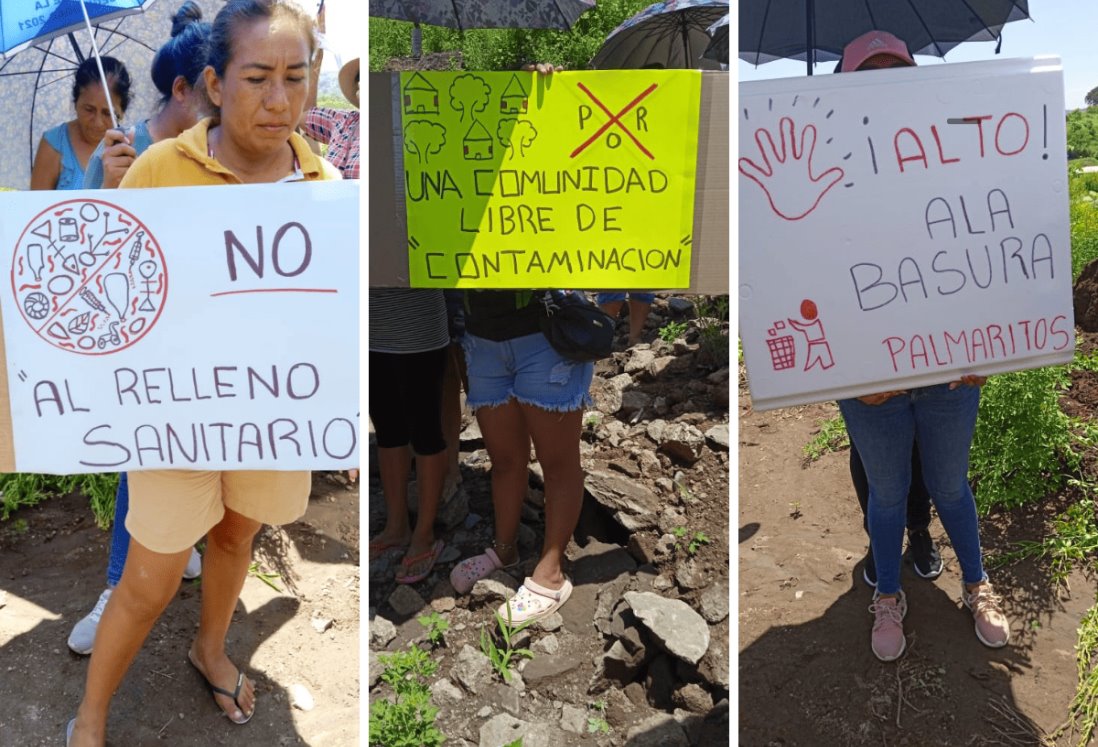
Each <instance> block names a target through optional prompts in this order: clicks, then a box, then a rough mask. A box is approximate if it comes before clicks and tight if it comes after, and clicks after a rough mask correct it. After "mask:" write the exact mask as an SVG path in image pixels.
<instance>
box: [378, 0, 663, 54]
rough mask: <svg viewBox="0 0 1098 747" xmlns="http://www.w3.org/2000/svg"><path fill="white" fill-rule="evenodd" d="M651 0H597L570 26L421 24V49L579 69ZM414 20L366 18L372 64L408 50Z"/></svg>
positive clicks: (425, 51) (408, 52)
mask: <svg viewBox="0 0 1098 747" xmlns="http://www.w3.org/2000/svg"><path fill="white" fill-rule="evenodd" d="M651 3H652V0H599V3H598V5H597V6H595V8H593V9H592V10H589V11H587V12H586V13H584V14H583V15H582V16H580V17H579V20H578V21H576V24H575V25H574V26H573V27H572V29H571V30H570V31H549V30H544V29H471V30H469V31H464V32H461V31H455V30H453V29H444V28H439V27H437V26H423V27H422V28H423V52H424V53H425V54H428V53H431V52H451V51H460V52H461V54H462V59H463V67H464V69H465V70H515V69H517V68H518V67H519V66H521V65H522V64H524V63H527V62H552V63H553V64H554V65H563V66H564V67H565V68H566V69H569V70H582V69H583V68H585V67H587V63H588V62H589V61H590V60H591V58H592V57H594V56H595V52H597V51H598V50H599V47H601V46H602V43H603V42H604V41H606V37H607V36H608V35H609V34H610V32H611V31H613V30H614V29H615V28H617V27H618V25H619V24H620V23H621V22H622V21H624V20H625V19H627V18H629V17H630V16H633V15H635V14H636V13H639V12H640V11H641V10H644V8H646V7H648V6H649V5H650V4H651ZM411 29H412V24H410V23H406V22H403V21H390V20H387V19H384V18H370V45H369V46H370V70H374V71H378V70H382V69H383V68H384V67H385V64H386V63H387V62H389V60H391V59H393V58H396V57H408V56H409V55H411V53H412V41H411V39H412V32H411Z"/></svg>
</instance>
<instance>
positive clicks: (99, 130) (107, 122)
mask: <svg viewBox="0 0 1098 747" xmlns="http://www.w3.org/2000/svg"><path fill="white" fill-rule="evenodd" d="M99 61H100V62H102V63H103V73H104V74H105V75H106V77H107V85H108V87H109V88H110V95H111V101H110V104H108V102H107V96H106V94H105V93H104V90H103V82H102V78H100V77H99V67H98V65H96V58H94V57H89V58H88V59H86V60H84V61H83V62H81V63H80V66H79V67H78V68H76V79H75V80H74V81H73V84H72V102H73V106H74V107H76V119H73V120H70V121H68V122H64V123H62V124H59V125H57V126H56V127H54V128H53V129H50V130H46V132H45V133H44V134H43V135H42V140H41V142H39V143H38V152H37V153H35V156H34V166H33V167H32V168H31V183H30V188H31V189H81V188H83V186H84V169H85V167H86V166H87V164H88V159H90V158H91V156H92V153H93V152H94V151H95V148H96V146H98V145H99V143H100V141H102V140H103V136H104V135H105V134H106V132H107V129H108V128H109V127H111V126H112V122H111V105H112V104H113V107H114V113H115V115H116V116H117V117H118V118H119V119H121V118H122V117H123V115H124V114H125V113H126V109H127V108H128V107H129V105H130V73H129V71H127V70H126V66H125V65H123V64H122V63H121V62H120V61H119V60H117V59H115V58H114V57H100V58H99Z"/></svg>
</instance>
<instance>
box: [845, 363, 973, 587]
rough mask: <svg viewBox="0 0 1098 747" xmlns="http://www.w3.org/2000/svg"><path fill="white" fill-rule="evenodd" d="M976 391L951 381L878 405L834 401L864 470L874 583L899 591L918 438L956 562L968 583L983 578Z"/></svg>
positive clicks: (926, 475)
mask: <svg viewBox="0 0 1098 747" xmlns="http://www.w3.org/2000/svg"><path fill="white" fill-rule="evenodd" d="M979 405H980V390H979V388H978V387H973V386H959V387H957V388H956V389H953V390H950V388H949V384H938V385H936V386H928V387H922V388H919V389H912V390H910V391H909V392H908V393H907V394H900V395H897V396H895V397H893V398H891V399H889V400H887V401H886V402H884V403H883V404H880V405H867V404H865V403H863V402H860V401H858V400H857V399H844V400H840V402H839V410H840V411H841V412H842V414H843V420H845V421H846V429H847V432H848V433H849V434H850V438H851V440H852V441H853V442H854V444H855V445H856V446H857V448H858V452H859V453H860V454H861V456H862V463H863V464H864V465H865V471H866V475H867V476H868V477H869V537H870V544H872V546H873V561H874V562H875V563H876V565H877V589H878V590H879V591H880V593H882V594H895V593H896V592H898V591H899V590H900V557H901V553H902V552H903V541H904V528H905V525H906V523H907V494H908V490H909V488H910V486H911V449H912V446H913V445H914V442H915V440H916V439H917V440H918V442H919V456H920V459H921V462H922V467H923V481H924V482H925V483H926V488H927V492H929V493H930V496H931V498H932V499H933V501H934V506H935V508H937V509H938V518H940V519H941V521H942V526H943V527H945V530H946V534H948V535H949V540H950V542H951V543H952V545H953V550H954V552H956V554H957V561H958V562H959V563H960V564H961V575H962V576H963V578H964V581H965V583H966V584H974V583H978V582H979V581H982V580H983V579H984V567H983V563H982V562H981V558H980V530H979V528H978V526H977V523H976V522H977V519H976V500H975V498H974V497H973V495H972V489H971V488H970V487H969V485H968V450H969V447H971V445H972V433H973V431H974V430H975V428H976V411H977V409H978V408H979Z"/></svg>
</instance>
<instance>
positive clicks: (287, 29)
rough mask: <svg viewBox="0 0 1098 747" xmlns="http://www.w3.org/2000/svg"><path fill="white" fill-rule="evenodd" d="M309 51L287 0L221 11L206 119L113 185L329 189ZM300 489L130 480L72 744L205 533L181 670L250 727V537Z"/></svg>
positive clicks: (300, 16) (223, 476) (289, 513)
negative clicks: (244, 662) (194, 624)
mask: <svg viewBox="0 0 1098 747" xmlns="http://www.w3.org/2000/svg"><path fill="white" fill-rule="evenodd" d="M316 46H317V42H316V35H315V28H314V24H313V21H312V19H311V18H309V17H308V16H307V15H306V14H305V13H304V12H303V11H302V10H301V9H300V7H299V6H297V5H296V4H295V3H293V2H292V1H291V0H230V2H228V3H227V4H226V5H225V7H224V8H223V9H222V10H221V11H220V12H219V13H218V15H217V18H216V19H215V20H214V23H213V28H212V30H211V32H210V38H209V45H208V53H207V58H206V67H205V69H204V70H203V81H204V83H205V86H206V91H207V95H208V97H209V100H210V103H211V108H212V109H213V111H214V112H215V113H214V115H213V116H212V117H211V118H208V119H205V120H203V121H202V122H199V123H198V124H197V125H195V126H194V127H192V128H191V129H189V130H187V131H185V132H183V133H182V134H181V135H180V136H179V137H177V138H172V139H168V140H165V141H162V142H160V143H156V144H154V145H152V146H151V147H150V148H149V149H148V151H146V153H145V154H143V155H142V156H141V157H140V158H138V159H137V160H136V161H135V162H134V164H133V165H132V166H131V167H130V169H129V171H128V172H127V173H126V175H125V177H124V178H123V180H122V184H121V186H122V187H123V188H127V187H160V186H189V185H227V184H262V183H275V182H278V183H281V182H293V181H313V180H319V179H338V178H339V173H338V171H336V170H335V169H334V168H333V167H332V166H331V165H330V164H327V163H326V162H324V161H323V160H321V159H319V158H317V157H316V156H314V155H313V153H312V152H311V151H310V150H309V147H308V145H307V144H306V143H305V141H304V139H303V138H301V137H300V136H298V135H296V134H295V133H294V126H295V125H296V123H297V121H298V119H299V118H300V116H301V112H302V109H303V108H304V104H305V97H306V95H307V93H308V86H309V83H308V80H309V71H310V65H311V63H312V60H313V56H314V54H315V51H316ZM310 483H311V476H310V473H309V472H307V471H283V472H276V471H247V472H246V471H241V472H218V471H211V472H200V471H181V470H151V471H144V472H134V473H132V474H131V475H130V491H131V492H130V512H129V516H128V518H127V520H126V523H127V528H128V529H129V530H130V533H131V535H132V540H131V545H130V553H129V557H128V558H127V561H126V567H125V570H124V571H123V573H122V579H121V581H120V583H119V585H118V587H117V589H116V590H115V592H114V593H113V594H112V595H111V598H110V600H109V601H108V603H107V606H106V609H105V610H104V611H103V617H102V620H101V622H100V625H99V632H98V634H97V636H96V641H95V649H94V651H93V653H92V657H91V662H90V664H89V666H88V675H87V681H86V684H85V690H84V698H83V700H82V702H81V704H80V708H79V710H78V711H77V717H76V718H75V719H74V720H73V721H72V722H70V725H69V744H70V745H81V746H83V745H103V744H104V742H105V738H106V723H107V714H108V711H109V708H110V701H111V697H112V696H113V693H114V691H115V690H116V689H117V687H118V685H119V683H120V682H121V680H122V678H123V676H124V675H125V673H126V670H127V669H128V668H129V665H130V663H131V662H132V661H133V658H134V657H135V656H136V654H137V652H138V650H139V649H140V648H141V645H142V643H143V642H144V640H145V637H146V636H147V635H148V633H149V630H150V629H151V628H152V625H153V624H154V623H155V621H156V619H157V617H159V615H160V613H161V612H162V611H163V609H164V607H165V606H166V605H167V604H168V602H169V601H170V600H171V599H172V597H173V596H174V595H175V591H176V588H177V587H178V584H179V576H180V573H181V572H182V570H183V567H184V566H185V565H186V562H187V558H188V556H189V553H190V548H191V546H192V545H193V544H194V543H195V542H196V541H197V540H198V538H199V537H201V536H203V535H206V537H207V545H206V554H205V557H204V559H203V563H204V566H203V579H202V611H201V617H200V621H199V626H198V631H197V633H196V637H195V641H194V644H193V645H192V647H191V649H190V651H189V653H188V658H189V660H190V662H191V664H192V665H194V667H195V669H197V670H198V672H199V674H200V675H201V676H202V677H203V679H205V681H206V683H207V685H208V686H209V689H210V691H211V693H212V694H213V698H214V701H215V703H216V704H217V706H218V707H219V708H220V709H221V710H222V711H223V712H224V713H225V714H226V715H227V716H228V717H229V719H230V720H232V721H233V722H234V723H237V724H244V723H247V722H248V720H250V719H251V717H252V715H253V713H254V710H255V705H256V697H255V687H254V685H253V683H252V681H251V680H250V679H248V678H247V677H246V676H245V674H244V672H243V671H241V670H239V669H238V668H237V666H236V665H235V664H233V662H232V661H231V660H230V659H229V658H228V656H227V655H226V652H225V641H226V636H227V634H228V629H229V624H230V622H231V620H232V615H233V610H234V608H235V606H236V602H237V599H238V597H239V595H240V590H241V588H242V587H243V584H244V578H245V576H246V575H247V571H248V566H249V564H250V562H251V557H252V541H253V539H254V537H255V535H256V534H257V533H258V531H259V529H260V528H261V527H262V525H263V524H285V523H289V522H291V521H294V520H296V519H298V518H299V517H301V516H302V515H303V514H304V512H305V509H306V507H307V505H308V498H309V492H310Z"/></svg>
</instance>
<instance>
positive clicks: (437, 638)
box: [416, 612, 450, 648]
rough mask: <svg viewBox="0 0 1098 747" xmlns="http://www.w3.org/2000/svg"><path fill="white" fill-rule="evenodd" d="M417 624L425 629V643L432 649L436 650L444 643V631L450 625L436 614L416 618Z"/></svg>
mask: <svg viewBox="0 0 1098 747" xmlns="http://www.w3.org/2000/svg"><path fill="white" fill-rule="evenodd" d="M416 620H418V621H419V624H420V625H422V626H423V627H425V628H427V642H428V643H430V644H431V646H432V647H433V648H438V647H439V646H442V645H444V644H445V643H446V631H447V630H449V629H450V623H449V622H447V620H446V618H445V617H443V616H442V615H440V614H439V613H437V612H432V613H431V614H429V615H420V616H419V617H417V618H416Z"/></svg>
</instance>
